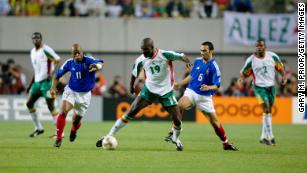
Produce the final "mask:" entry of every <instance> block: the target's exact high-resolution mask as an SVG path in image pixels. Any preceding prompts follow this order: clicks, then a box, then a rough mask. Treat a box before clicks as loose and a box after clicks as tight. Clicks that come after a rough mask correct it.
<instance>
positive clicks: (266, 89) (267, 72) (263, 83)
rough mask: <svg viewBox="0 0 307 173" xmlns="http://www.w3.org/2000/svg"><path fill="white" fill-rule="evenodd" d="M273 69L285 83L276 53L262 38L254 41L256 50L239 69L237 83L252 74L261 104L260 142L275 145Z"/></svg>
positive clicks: (283, 73) (256, 93)
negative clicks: (270, 49) (269, 49)
mask: <svg viewBox="0 0 307 173" xmlns="http://www.w3.org/2000/svg"><path fill="white" fill-rule="evenodd" d="M275 71H278V72H279V73H280V74H281V75H282V85H285V84H286V83H287V78H286V75H285V72H284V67H283V64H282V62H281V61H280V59H279V57H278V55H277V54H275V53H274V52H270V51H266V44H265V40H264V39H259V40H257V42H256V52H255V53H254V54H252V55H251V56H249V57H248V58H247V60H246V62H245V64H244V66H243V68H242V69H241V71H240V78H239V80H238V82H239V83H242V82H243V80H244V78H247V77H249V76H253V78H254V87H253V89H254V91H255V95H256V97H257V99H258V102H259V104H261V105H262V111H263V116H262V133H261V137H260V143H263V144H267V145H275V144H276V141H275V138H274V135H273V129H272V107H273V104H274V100H275V86H274V85H275Z"/></svg>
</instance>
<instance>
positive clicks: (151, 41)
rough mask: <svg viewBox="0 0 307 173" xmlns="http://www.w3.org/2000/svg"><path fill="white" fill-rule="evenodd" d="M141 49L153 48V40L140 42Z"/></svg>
mask: <svg viewBox="0 0 307 173" xmlns="http://www.w3.org/2000/svg"><path fill="white" fill-rule="evenodd" d="M141 47H142V48H143V47H146V48H148V47H151V48H153V47H154V42H153V40H152V39H151V38H144V39H143V41H142V45H141Z"/></svg>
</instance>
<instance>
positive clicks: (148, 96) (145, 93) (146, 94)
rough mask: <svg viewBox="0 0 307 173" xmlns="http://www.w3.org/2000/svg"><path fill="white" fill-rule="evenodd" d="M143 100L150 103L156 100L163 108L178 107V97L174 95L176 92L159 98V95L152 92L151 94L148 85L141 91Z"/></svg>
mask: <svg viewBox="0 0 307 173" xmlns="http://www.w3.org/2000/svg"><path fill="white" fill-rule="evenodd" d="M140 96H141V98H143V99H145V100H147V101H149V102H151V103H152V102H154V101H156V100H158V101H159V102H160V103H161V104H162V106H163V107H170V106H175V105H177V100H176V97H175V95H174V92H173V91H171V92H169V93H167V94H165V95H163V96H159V95H157V94H154V93H152V92H150V91H149V90H148V88H147V87H146V85H144V87H143V88H142V90H141V94H140Z"/></svg>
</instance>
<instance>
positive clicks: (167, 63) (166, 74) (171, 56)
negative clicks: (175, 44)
mask: <svg viewBox="0 0 307 173" xmlns="http://www.w3.org/2000/svg"><path fill="white" fill-rule="evenodd" d="M183 56H184V54H183V53H176V52H173V51H165V50H162V49H156V50H155V53H154V55H153V58H151V59H150V58H145V56H144V55H143V54H142V55H141V56H139V57H138V58H137V59H136V60H135V64H134V66H133V71H132V75H133V76H135V77H137V75H138V74H139V72H140V70H142V69H144V71H145V85H146V87H147V89H148V90H149V91H150V92H151V93H154V94H157V95H159V96H163V95H165V94H167V93H169V92H171V91H172V90H173V85H174V67H173V64H172V61H173V60H179V59H182V57H183Z"/></svg>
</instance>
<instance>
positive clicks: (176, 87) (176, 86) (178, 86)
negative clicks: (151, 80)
mask: <svg viewBox="0 0 307 173" xmlns="http://www.w3.org/2000/svg"><path fill="white" fill-rule="evenodd" d="M180 88H181V85H180V84H179V83H176V82H175V84H174V90H179V89H180Z"/></svg>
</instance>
